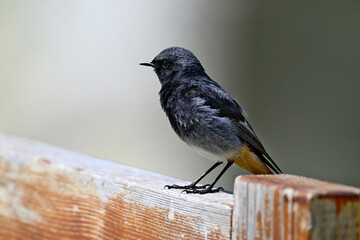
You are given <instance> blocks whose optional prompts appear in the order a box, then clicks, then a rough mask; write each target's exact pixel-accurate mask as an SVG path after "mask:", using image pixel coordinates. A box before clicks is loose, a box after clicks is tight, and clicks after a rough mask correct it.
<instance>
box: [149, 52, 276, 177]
mask: <svg viewBox="0 0 360 240" xmlns="http://www.w3.org/2000/svg"><path fill="white" fill-rule="evenodd" d="M142 65H145V66H151V67H153V68H154V70H155V72H156V74H157V76H158V77H159V80H160V83H161V85H162V86H161V90H160V92H159V95H160V103H161V106H162V108H163V110H164V111H165V113H166V115H167V117H168V118H169V121H170V124H171V126H172V128H173V129H174V131H175V132H176V134H177V135H178V136H179V137H180V138H181V139H182V140H184V141H185V142H186V143H188V144H189V145H191V146H193V147H194V148H196V149H197V150H200V152H202V153H203V154H204V155H206V156H207V157H210V158H215V159H216V158H217V159H218V161H219V160H220V161H226V160H227V161H229V160H230V161H234V160H235V159H233V160H231V159H229V157H230V156H232V155H233V154H234V153H236V151H238V149H239V148H240V147H241V146H244V145H248V146H249V147H251V149H253V150H254V152H255V154H256V155H258V157H259V158H260V159H261V160H262V161H263V162H264V163H265V164H266V165H267V166H268V167H270V168H271V169H272V170H273V171H274V172H276V173H280V172H281V170H280V169H279V168H278V167H277V166H276V164H275V163H274V162H273V161H272V159H271V158H270V156H269V154H267V152H266V151H265V149H264V147H263V145H262V144H261V143H260V141H259V139H258V138H257V136H256V135H255V133H254V131H253V129H252V127H251V126H250V124H249V123H248V122H247V120H246V114H245V111H244V110H243V109H242V108H241V107H240V105H239V104H238V103H237V102H236V100H235V99H234V98H233V97H232V96H231V95H230V94H229V93H227V92H226V91H225V90H224V89H222V88H221V87H220V86H219V84H217V83H216V82H215V81H213V80H212V79H211V78H210V77H209V76H208V75H207V74H206V73H205V70H204V68H203V67H202V65H201V63H200V61H199V60H198V59H197V58H196V57H195V55H194V54H193V53H192V52H190V51H189V50H187V49H184V48H180V47H171V48H167V49H165V50H163V51H162V52H160V53H159V54H158V55H157V56H156V57H155V58H154V59H153V60H152V61H151V62H150V63H142Z"/></svg>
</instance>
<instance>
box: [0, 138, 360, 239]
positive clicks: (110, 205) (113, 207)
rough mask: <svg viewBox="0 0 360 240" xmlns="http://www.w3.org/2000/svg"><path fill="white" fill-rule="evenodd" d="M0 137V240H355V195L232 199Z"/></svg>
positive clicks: (288, 185)
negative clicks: (190, 190) (183, 190)
mask: <svg viewBox="0 0 360 240" xmlns="http://www.w3.org/2000/svg"><path fill="white" fill-rule="evenodd" d="M173 183H176V184H187V183H188V182H184V181H182V180H179V179H175V178H171V177H167V176H163V175H160V174H156V173H152V172H149V171H145V170H141V169H137V168H133V167H129V166H125V165H121V164H118V163H114V162H109V161H105V160H101V159H96V158H93V157H89V156H85V155H82V154H79V153H75V152H72V151H67V150H64V149H60V148H56V147H53V146H49V145H46V144H42V143H38V142H34V141H29V140H25V139H21V138H17V137H13V136H10V135H6V134H0V226H1V227H0V239H35V240H36V239H246V240H253V239H256V240H258V239H272V240H290V239H291V240H306V239H308V240H310V239H325V240H326V239H339V240H340V239H341V240H352V239H355V240H359V239H360V189H358V188H353V187H348V186H343V185H339V184H333V183H327V182H322V181H319V180H315V179H309V178H304V177H299V176H293V175H260V176H241V177H238V178H237V179H236V182H235V189H234V195H232V194H227V193H216V194H208V195H188V194H182V193H181V191H180V190H173V189H172V190H166V189H164V188H163V187H164V185H165V184H173Z"/></svg>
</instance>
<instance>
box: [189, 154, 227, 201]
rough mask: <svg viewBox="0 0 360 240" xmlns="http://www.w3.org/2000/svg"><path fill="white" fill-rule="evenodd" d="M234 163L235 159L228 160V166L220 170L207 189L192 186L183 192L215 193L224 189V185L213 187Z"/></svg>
mask: <svg viewBox="0 0 360 240" xmlns="http://www.w3.org/2000/svg"><path fill="white" fill-rule="evenodd" d="M233 163H234V161H228V162H227V164H226V166H225V167H224V169H223V170H222V171H221V172H220V174H219V175H218V176H217V177H216V179H215V181H214V182H213V183H212V184H210V185H209V186H207V187H206V188H205V189H200V190H199V189H197V188H190V189H185V190H183V192H186V193H198V194H205V193H215V192H219V191H220V190H224V189H223V188H222V187H218V188H215V189H213V187H214V186H215V184H216V182H217V181H218V180H219V179H220V178H221V176H222V175H223V174H224V173H225V172H226V170H228V168H229V167H230V166H231V165H232V164H233Z"/></svg>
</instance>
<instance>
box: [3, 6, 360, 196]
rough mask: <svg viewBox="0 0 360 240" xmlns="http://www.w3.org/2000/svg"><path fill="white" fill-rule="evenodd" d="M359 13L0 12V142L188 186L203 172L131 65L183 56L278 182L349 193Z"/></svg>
mask: <svg viewBox="0 0 360 240" xmlns="http://www.w3.org/2000/svg"><path fill="white" fill-rule="evenodd" d="M359 12H360V2H359V1H256V0H247V1H244V0H241V1H215V0H214V1H209V0H206V1H205V0H203V1H190V0H187V1H177V2H175V1H165V0H162V1H158V0H153V1H146V0H144V1H136V0H135V1H93V0H90V1H52V0H50V1H49V0H47V1H45V0H43V1H39V0H33V1H26V0H23V1H18V0H14V1H0V131H3V132H7V133H12V134H15V135H18V136H22V137H26V138H30V139H34V140H38V141H42V142H46V143H49V144H52V145H56V146H60V147H63V148H67V149H71V150H75V151H79V152H83V153H86V154H90V155H92V156H96V157H99V158H104V159H109V160H112V161H117V162H120V163H123V164H128V165H131V166H135V167H139V168H144V169H148V170H151V171H154V172H159V173H162V174H166V175H170V176H175V177H178V178H183V179H186V180H189V181H192V180H194V179H195V178H197V177H198V176H199V175H200V173H202V172H203V171H204V170H206V169H207V168H208V167H210V165H211V164H212V163H211V162H209V161H208V160H206V159H204V158H202V157H201V156H199V155H197V154H196V153H195V152H193V151H192V149H190V148H189V147H188V146H186V145H185V144H184V143H182V142H181V141H180V140H179V139H178V138H177V136H176V135H175V133H173V131H172V129H171V127H170V124H169V123H168V120H167V119H166V117H165V115H164V114H163V112H162V110H161V108H160V104H159V97H158V95H157V93H158V91H159V90H160V83H159V81H158V79H157V77H156V75H155V74H154V73H153V71H152V70H151V69H149V68H144V67H141V66H139V62H142V61H148V60H152V59H153V57H154V56H155V55H156V54H157V53H158V52H160V51H161V50H162V49H164V48H166V47H170V46H182V47H186V48H188V49H190V50H192V51H193V52H194V53H195V55H196V56H197V57H198V58H199V59H200V60H201V62H202V63H203V66H204V67H205V69H206V71H207V73H208V74H209V75H210V76H211V77H212V78H213V79H214V80H216V81H217V82H219V83H220V84H221V85H222V86H223V87H224V88H225V89H226V90H228V91H229V92H230V93H231V94H232V95H233V96H234V97H235V98H236V99H237V100H238V102H239V103H240V105H242V106H243V108H245V110H246V112H247V113H248V116H249V121H250V122H251V123H252V125H253V127H254V129H255V131H256V133H257V135H258V136H259V138H260V139H261V140H262V142H263V144H264V145H265V147H266V148H267V149H268V152H269V153H270V155H272V156H273V158H274V159H275V160H276V162H277V163H278V165H279V166H280V167H281V168H282V169H283V171H284V172H286V173H291V174H297V175H303V176H308V177H314V178H318V179H322V180H327V181H333V182H338V183H344V184H349V185H354V186H358V187H359V186H360V161H359V156H360V146H359V143H360V125H359V123H360V108H359V107H360V104H359V103H360V31H359V29H360V14H359ZM219 171H220V169H218V171H217V172H216V173H214V174H213V175H211V176H210V177H209V178H207V179H206V180H205V182H210V181H212V180H213V179H212V178H213V177H214V176H215V175H216V174H217V173H218V172H219ZM240 174H247V172H246V171H245V170H241V169H239V168H237V167H232V168H231V169H230V170H229V171H228V173H227V174H226V175H225V176H224V177H223V178H222V179H221V180H220V182H219V184H218V185H223V186H225V187H226V188H227V189H228V190H231V189H232V185H233V181H234V178H235V177H236V176H237V175H240Z"/></svg>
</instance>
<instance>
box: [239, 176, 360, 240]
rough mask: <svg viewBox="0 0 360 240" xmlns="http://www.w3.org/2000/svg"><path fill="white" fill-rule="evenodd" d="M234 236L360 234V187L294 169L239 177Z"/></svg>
mask: <svg viewBox="0 0 360 240" xmlns="http://www.w3.org/2000/svg"><path fill="white" fill-rule="evenodd" d="M234 198H235V202H234V213H233V234H232V237H233V239H248V240H253V239H273V240H277V239H279V240H290V239H291V240H292V239H294V240H295V239H299V240H305V239H314V240H315V239H321V240H327V239H329V240H330V239H331V240H335V239H338V240H345V239H347V240H351V239H357V240H359V239H360V189H359V188H354V187H348V186H344V185H340V184H333V183H328V182H323V181H319V180H315V179H310V178H305V177H299V176H293V175H273V176H270V175H262V176H240V177H238V178H237V179H236V181H235V189H234Z"/></svg>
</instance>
